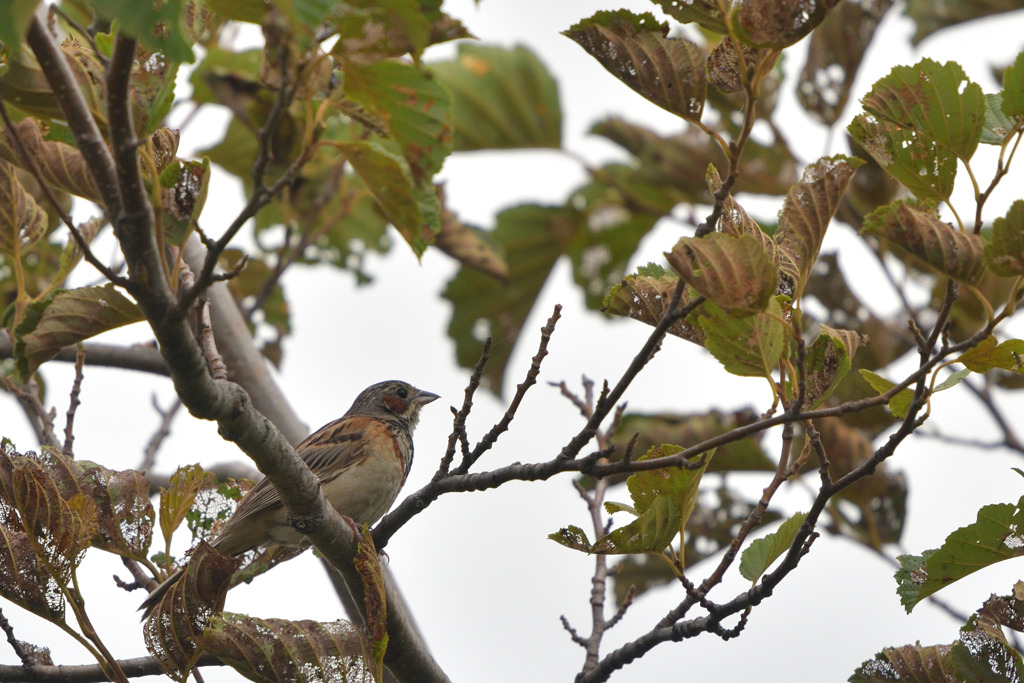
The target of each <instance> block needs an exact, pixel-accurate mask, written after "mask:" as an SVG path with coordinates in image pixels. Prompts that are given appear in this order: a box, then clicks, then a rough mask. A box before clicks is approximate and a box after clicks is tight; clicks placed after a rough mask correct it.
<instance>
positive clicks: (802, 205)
mask: <svg viewBox="0 0 1024 683" xmlns="http://www.w3.org/2000/svg"><path fill="white" fill-rule="evenodd" d="M863 163H864V162H863V160H861V159H857V158H851V157H845V156H843V155H841V154H838V155H836V156H832V157H822V158H821V159H818V160H817V161H815V162H814V163H813V164H811V165H810V166H808V167H807V168H806V169H804V173H803V176H802V177H801V178H800V182H799V183H797V184H796V185H794V186H793V187H792V188H791V189H790V190H789V192H788V193H787V194H786V200H785V202H784V203H783V205H782V211H781V212H779V229H778V230H777V231H776V233H775V243H776V245H777V246H778V259H779V269H780V271H781V273H782V276H783V279H784V280H789V281H790V282H788V283H786V286H783V288H782V291H783V292H784V293H786V294H792V295H794V296H795V297H799V296H800V295H801V294H802V293H803V290H804V286H805V285H806V284H807V278H808V277H810V274H811V269H812V268H814V263H815V262H816V261H817V260H818V252H819V251H820V249H821V243H822V241H823V240H824V239H825V231H826V230H827V229H828V226H829V223H830V222H831V220H832V216H834V215H835V212H836V209H837V208H838V207H839V202H840V200H841V199H842V197H843V193H844V192H846V186H847V184H848V183H849V181H850V177H851V176H852V175H853V172H854V171H855V170H857V168H858V167H859V166H861V165H863Z"/></svg>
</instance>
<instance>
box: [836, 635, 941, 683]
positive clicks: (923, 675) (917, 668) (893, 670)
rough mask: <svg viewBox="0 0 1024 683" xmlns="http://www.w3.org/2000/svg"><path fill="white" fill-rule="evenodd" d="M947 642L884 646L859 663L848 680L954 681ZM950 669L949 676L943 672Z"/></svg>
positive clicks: (857, 682)
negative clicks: (870, 657)
mask: <svg viewBox="0 0 1024 683" xmlns="http://www.w3.org/2000/svg"><path fill="white" fill-rule="evenodd" d="M951 649H952V647H951V646H950V645H930V646H924V645H921V644H920V643H918V644H917V645H903V646H902V647H887V648H885V649H884V650H882V651H881V652H879V653H878V654H876V655H875V658H874V659H869V660H867V661H866V662H864V663H863V664H861V665H860V666H859V667H858V668H857V670H856V671H855V672H854V673H853V675H852V676H850V681H851V683H877V682H882V683H888V682H889V681H892V682H893V683H895V681H953V680H956V679H955V677H953V676H952V671H953V668H954V667H953V662H952V658H951V656H950V651H951ZM944 671H949V672H951V674H950V675H949V676H944V675H943V674H942V672H944Z"/></svg>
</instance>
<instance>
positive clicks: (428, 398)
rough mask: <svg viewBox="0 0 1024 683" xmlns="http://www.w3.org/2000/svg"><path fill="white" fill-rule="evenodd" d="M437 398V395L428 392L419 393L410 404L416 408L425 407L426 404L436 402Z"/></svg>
mask: <svg viewBox="0 0 1024 683" xmlns="http://www.w3.org/2000/svg"><path fill="white" fill-rule="evenodd" d="M439 398H441V397H440V396H438V395H437V394H432V393H430V392H429V391H421V392H420V393H419V394H417V395H416V398H414V399H413V400H412V402H413V403H415V404H416V405H418V406H425V405H427V404H428V403H430V402H432V401H436V400H437V399H439Z"/></svg>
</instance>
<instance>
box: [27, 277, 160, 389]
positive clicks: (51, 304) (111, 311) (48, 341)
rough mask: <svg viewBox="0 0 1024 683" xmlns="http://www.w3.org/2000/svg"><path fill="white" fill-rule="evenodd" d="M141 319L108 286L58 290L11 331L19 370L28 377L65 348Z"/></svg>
mask: <svg viewBox="0 0 1024 683" xmlns="http://www.w3.org/2000/svg"><path fill="white" fill-rule="evenodd" d="M143 319H144V316H143V315H142V311H140V310H139V308H138V307H137V306H136V305H135V304H134V303H132V302H131V301H129V300H128V299H127V298H125V296H124V295H123V294H121V293H120V292H119V291H118V290H117V289H115V288H114V286H113V285H111V284H106V285H103V286H100V287H82V288H79V289H62V290H58V291H56V292H54V293H53V294H52V295H51V296H49V297H47V298H46V299H43V300H41V301H37V302H35V303H34V304H32V305H31V306H30V307H29V309H28V311H27V312H26V314H25V316H24V318H23V319H22V321H21V322H20V323H19V324H18V326H17V327H16V328H15V329H14V336H15V345H14V353H15V359H16V361H17V363H18V371H19V372H20V373H21V376H22V377H25V378H27V377H30V376H31V375H32V373H34V372H35V371H36V368H38V367H39V366H40V365H42V364H43V363H44V362H46V361H48V360H49V359H51V358H53V357H54V356H55V355H57V352H58V351H60V350H61V349H62V348H64V347H65V346H68V345H70V344H77V343H78V342H80V341H83V340H85V339H88V338H90V337H93V336H95V335H97V334H99V333H101V332H106V331H108V330H112V329H115V328H117V327H121V326H123V325H128V324H130V323H134V322H138V321H140V320H143Z"/></svg>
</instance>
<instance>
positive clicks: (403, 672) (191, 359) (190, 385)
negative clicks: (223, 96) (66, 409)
mask: <svg viewBox="0 0 1024 683" xmlns="http://www.w3.org/2000/svg"><path fill="white" fill-rule="evenodd" d="M29 36H30V41H29V42H30V45H31V46H32V48H33V50H34V51H35V52H36V53H37V56H38V55H40V54H41V55H43V56H44V57H42V58H41V59H40V61H41V62H43V61H47V63H48V64H50V65H51V68H47V67H46V66H44V68H43V71H44V73H45V74H46V76H47V79H48V80H49V81H50V84H51V87H52V88H53V90H54V92H56V93H58V99H59V100H60V101H61V105H62V107H63V109H64V111H65V112H69V111H70V112H72V113H73V115H68V116H67V118H68V123H69V125H70V127H71V130H72V132H73V134H74V135H75V138H76V140H77V141H78V143H79V146H80V147H81V148H83V155H84V156H85V158H86V161H87V162H89V163H90V166H91V165H92V164H94V163H95V164H96V165H97V168H94V169H93V172H94V175H95V176H96V177H97V185H98V186H100V187H101V188H102V194H103V197H104V200H105V201H106V203H107V212H108V215H109V216H110V218H111V224H112V225H113V226H114V232H115V235H116V236H117V238H118V241H119V243H120V244H121V250H122V252H123V253H124V255H125V259H126V262H127V264H128V272H129V277H130V279H131V281H132V283H133V289H132V290H131V291H132V294H133V295H134V296H135V298H136V300H137V301H138V303H139V307H140V308H141V309H142V311H143V312H144V313H145V315H146V318H147V320H148V321H149V323H150V326H151V328H152V329H153V334H154V336H155V337H156V339H157V342H158V343H159V347H160V352H161V354H162V355H163V357H164V360H165V361H166V363H167V367H168V370H169V372H170V376H171V379H172V381H173V382H174V387H175V390H176V391H177V393H178V396H179V397H180V398H181V401H182V403H183V404H184V405H185V406H186V407H187V408H188V409H189V411H190V412H191V413H192V414H193V415H194V416H196V417H198V418H201V419H209V420H214V421H216V422H217V423H218V428H219V433H220V434H221V436H223V437H224V438H225V439H228V440H229V441H232V442H234V443H235V444H237V445H238V446H239V448H241V449H242V451H244V452H245V453H246V454H247V455H249V456H250V457H251V458H252V459H253V460H254V462H255V463H256V464H257V467H259V469H260V470H261V471H262V472H264V473H265V474H266V476H267V477H268V478H269V479H270V481H271V482H272V483H273V485H274V487H275V488H276V489H277V491H278V492H279V494H280V496H281V500H282V502H283V503H284V505H285V508H286V509H287V510H288V512H289V513H290V514H291V516H292V519H293V520H295V523H296V526H299V527H300V528H302V529H303V531H304V532H305V533H306V535H307V536H308V537H309V539H310V541H311V542H312V543H313V545H314V546H316V547H317V549H318V550H320V552H321V553H322V554H323V555H324V557H326V558H328V559H329V560H330V561H331V564H332V565H333V566H334V567H336V568H338V569H339V570H340V571H341V572H342V573H343V574H344V575H345V576H346V580H347V581H348V582H349V584H350V586H351V585H353V583H355V584H359V587H360V589H361V583H360V579H359V576H358V573H357V572H356V571H355V568H354V566H353V562H352V559H353V557H354V553H355V539H354V538H353V534H352V530H351V529H350V527H349V526H348V525H347V524H345V523H344V522H343V521H342V519H341V516H340V515H339V514H338V513H337V511H336V510H335V509H334V508H333V507H331V506H330V504H329V503H328V502H327V500H326V498H325V497H324V495H323V492H322V491H321V490H320V485H319V481H318V480H317V478H316V477H315V476H314V475H313V474H312V472H310V470H309V467H307V466H306V464H305V463H303V462H302V460H301V459H300V458H299V457H298V455H296V453H295V450H294V448H292V446H291V445H290V444H289V442H288V440H286V438H285V437H284V436H283V435H282V434H281V432H280V431H278V430H277V429H276V428H275V426H274V425H273V423H271V422H270V421H269V420H268V419H267V418H266V417H264V416H263V415H262V414H260V413H259V412H258V411H257V410H256V409H255V407H254V406H253V403H252V401H251V399H250V397H249V394H247V393H246V391H245V390H244V389H243V388H242V387H241V386H239V385H238V384H235V383H233V382H229V381H226V380H217V379H214V378H213V377H211V376H210V374H209V372H208V370H207V367H206V359H205V357H204V356H203V354H202V350H201V349H200V348H199V345H198V344H197V343H196V340H195V338H194V335H193V334H192V331H191V329H190V328H189V326H188V325H187V324H186V322H185V319H184V317H183V315H181V312H180V309H179V308H178V301H177V300H176V297H175V296H174V294H173V292H172V291H171V288H170V286H169V283H168V282H167V280H166V277H165V273H164V261H163V259H162V255H161V253H160V252H159V250H158V247H157V244H156V239H155V234H154V225H153V211H152V207H151V206H150V205H149V201H148V197H147V196H146V195H145V193H144V191H142V190H141V188H142V187H143V185H142V183H141V178H140V177H138V170H139V166H138V162H137V159H136V158H135V157H136V156H137V153H138V150H137V149H136V145H135V142H134V132H133V131H132V129H131V114H130V106H129V104H128V101H127V97H128V91H127V84H126V82H125V80H124V79H126V78H129V74H123V73H120V72H117V71H116V70H117V69H122V70H130V67H131V59H130V58H129V55H131V54H133V53H134V42H133V41H131V40H129V39H127V38H119V39H118V42H117V44H116V46H115V54H114V56H113V58H112V59H111V64H110V69H109V70H108V86H109V92H108V111H109V116H110V126H111V134H112V136H114V137H115V138H118V136H124V139H125V140H127V141H129V142H123V143H118V146H117V149H116V152H115V153H116V155H117V159H118V162H119V166H118V167H117V168H114V167H113V160H112V159H111V157H110V154H109V153H108V152H107V150H106V147H105V146H104V143H103V139H102V137H100V136H99V133H98V128H97V127H96V123H95V121H94V120H93V119H92V117H91V115H90V114H89V111H88V108H87V107H86V105H85V102H84V99H83V98H82V95H81V92H79V90H78V89H77V86H76V84H75V82H74V79H73V77H72V76H71V74H70V71H69V69H68V68H67V64H66V63H64V61H63V59H64V58H63V55H62V54H61V53H60V50H59V49H58V48H57V46H56V43H55V42H54V40H53V38H52V36H50V35H49V33H47V32H46V31H45V29H44V28H43V27H42V25H41V22H40V21H39V20H38V18H36V19H34V22H33V25H32V28H31V29H30V32H29ZM114 100H117V101H114ZM97 147H99V148H102V149H101V150H100V149H97ZM86 148H88V149H89V150H90V152H89V154H85V149H86ZM121 192H123V193H124V203H123V204H122V199H121V194H120V193H121ZM389 600H390V596H389ZM359 604H361V601H359ZM398 604H400V602H399V600H398V598H397V597H396V599H395V603H390V602H389V605H390V607H391V608H390V609H389V610H388V632H389V637H390V639H391V644H392V647H389V648H388V653H387V656H386V660H385V662H386V664H387V665H388V666H389V667H390V668H392V670H396V669H397V670H398V671H399V672H400V678H401V679H402V680H413V679H416V680H423V681H432V680H446V678H445V677H444V674H443V672H441V671H440V668H439V667H438V666H437V664H436V662H434V661H433V659H431V658H430V656H429V653H427V652H426V650H425V649H424V650H421V651H409V650H407V649H405V647H403V646H405V645H406V644H408V643H409V642H411V639H410V638H408V637H407V634H406V632H407V631H408V630H409V629H410V628H411V619H409V618H408V616H407V614H405V613H404V612H403V610H402V609H400V608H397V607H396V605H398Z"/></svg>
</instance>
